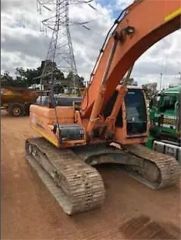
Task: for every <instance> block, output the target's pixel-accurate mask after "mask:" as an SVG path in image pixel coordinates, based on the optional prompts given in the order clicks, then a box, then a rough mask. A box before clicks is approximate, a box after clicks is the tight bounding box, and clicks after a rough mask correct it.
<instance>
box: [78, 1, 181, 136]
mask: <svg viewBox="0 0 181 240" xmlns="http://www.w3.org/2000/svg"><path fill="white" fill-rule="evenodd" d="M180 26H181V1H180V0H174V1H173V0H157V1H153V0H136V1H134V3H133V4H132V5H130V6H129V7H128V8H126V9H125V10H124V11H123V12H122V13H121V15H120V16H119V18H118V19H117V20H116V21H115V23H114V25H113V27H112V28H111V30H110V31H109V33H108V35H107V38H106V40H105V43H104V45H103V47H102V49H101V51H100V55H99V57H98V59H97V62H96V65H95V67H94V69H93V72H92V74H91V81H90V84H89V86H88V88H87V90H86V92H85V95H84V98H83V101H82V104H81V117H82V118H89V123H88V127H87V132H88V133H89V134H91V132H92V130H93V129H94V126H95V124H96V121H97V120H98V119H99V115H100V114H101V113H102V110H103V107H104V106H105V105H106V104H107V102H108V100H109V99H110V97H111V96H112V94H113V93H114V91H115V89H116V86H117V85H118V84H119V83H120V81H121V80H122V79H123V77H124V75H125V73H126V72H127V71H128V70H129V69H130V68H131V67H132V66H133V64H134V62H135V61H136V60H137V59H138V58H139V57H140V56H141V55H142V54H143V53H144V52H145V51H146V50H147V49H148V48H149V47H151V46H152V45H153V44H154V43H156V42H157V41H159V40H160V39H162V38H163V37H165V36H167V35H168V34H170V33H172V32H174V31H175V30H177V29H179V28H180ZM125 92H126V91H125Z"/></svg>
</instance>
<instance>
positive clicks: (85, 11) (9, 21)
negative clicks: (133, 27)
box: [1, 0, 181, 88]
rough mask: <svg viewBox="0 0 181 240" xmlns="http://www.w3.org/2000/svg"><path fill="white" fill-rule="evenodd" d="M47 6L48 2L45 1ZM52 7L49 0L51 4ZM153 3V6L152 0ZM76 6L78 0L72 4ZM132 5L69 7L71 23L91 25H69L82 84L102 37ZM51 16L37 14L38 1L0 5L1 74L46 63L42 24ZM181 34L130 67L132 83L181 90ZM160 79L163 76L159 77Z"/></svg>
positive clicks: (118, 1)
mask: <svg viewBox="0 0 181 240" xmlns="http://www.w3.org/2000/svg"><path fill="white" fill-rule="evenodd" d="M44 1H48V0H44ZM49 1H50V0H49ZM153 1H154V0H153ZM73 2H76V0H73ZM130 3H132V0H112V1H109V0H94V1H92V2H91V4H92V6H93V7H94V8H96V10H94V9H93V8H91V7H90V6H88V4H72V5H70V14H69V15H70V21H71V22H81V21H89V23H88V24H87V27H88V28H89V29H90V30H87V29H85V28H83V27H81V26H79V25H75V24H73V25H71V26H70V32H71V36H72V42H73V48H74V55H75V60H76V65H77V69H78V73H79V75H80V76H83V77H84V78H85V80H88V79H89V75H90V73H91V71H92V68H93V66H94V64H95V61H96V58H97V56H98V54H99V50H100V48H101V46H102V43H103V41H104V38H105V35H106V33H107V31H108V30H109V28H110V27H111V25H112V23H113V22H114V19H115V18H116V17H117V16H118V15H119V13H120V12H121V10H122V9H124V8H125V7H126V6H128V5H129V4H130ZM47 14H49V13H48V12H46V11H44V12H43V11H42V15H40V14H39V12H38V11H37V2H36V0H31V1H27V0H2V1H1V21H2V22H1V71H2V72H4V71H8V72H10V73H11V74H15V69H16V68H17V67H23V68H25V69H26V68H37V67H39V66H40V63H41V60H43V59H45V58H46V55H47V50H48V45H49V41H50V35H49V32H48V34H46V33H45V32H44V33H43V32H41V31H40V22H41V20H42V19H43V18H45V16H48V15H47ZM180 72H181V30H177V31H176V32H174V33H172V34H171V35H169V36H167V37H166V38H164V39H162V40H161V41H159V42H158V43H156V44H155V45H154V46H152V47H151V48H150V49H149V50H147V51H146V52H145V53H144V54H143V55H142V56H141V57H140V58H139V59H138V60H137V61H136V64H135V66H134V70H133V73H132V77H134V79H135V81H137V82H138V84H139V85H141V84H144V83H151V82H157V83H158V86H159V87H160V81H161V87H162V88H163V87H167V86H168V85H169V84H176V83H180V84H181V80H180V79H181V73H180ZM161 73H162V74H161Z"/></svg>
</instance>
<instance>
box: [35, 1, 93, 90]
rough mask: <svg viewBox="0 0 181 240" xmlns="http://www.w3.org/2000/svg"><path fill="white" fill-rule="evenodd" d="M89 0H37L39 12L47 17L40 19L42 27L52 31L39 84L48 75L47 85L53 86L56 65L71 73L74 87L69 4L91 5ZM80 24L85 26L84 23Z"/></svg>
mask: <svg viewBox="0 0 181 240" xmlns="http://www.w3.org/2000/svg"><path fill="white" fill-rule="evenodd" d="M91 1H92V0H90V1H81V0H37V7H38V8H37V9H38V11H39V12H40V13H42V12H43V11H44V12H46V14H47V18H45V19H43V21H42V24H43V27H44V29H46V30H47V29H49V30H51V32H52V35H51V41H50V44H49V48H48V53H47V56H46V61H45V63H44V67H43V71H42V75H41V81H40V82H41V84H42V83H43V79H44V78H45V77H47V76H48V78H49V85H50V86H51V87H52V88H53V85H54V82H55V76H54V70H55V66H56V67H57V68H58V69H60V70H61V71H62V72H63V73H64V74H68V73H70V72H72V73H73V76H74V79H73V84H74V87H75V85H76V83H75V75H76V74H77V67H76V62H75V57H74V51H73V46H72V40H71V34H70V28H69V26H70V22H69V6H70V4H78V3H88V5H89V6H91V5H90V2H91ZM80 24H81V23H79V25H80ZM82 26H83V27H85V25H84V23H83V25H82Z"/></svg>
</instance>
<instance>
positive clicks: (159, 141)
mask: <svg viewBox="0 0 181 240" xmlns="http://www.w3.org/2000/svg"><path fill="white" fill-rule="evenodd" d="M146 145H147V146H148V147H149V148H151V149H154V150H156V151H158V152H162V153H165V154H169V155H171V156H174V157H175V158H176V159H177V160H178V161H179V163H180V164H181V84H180V85H178V86H176V87H171V88H168V89H165V90H162V91H161V92H160V93H159V94H157V95H156V96H154V97H153V99H152V100H151V102H150V135H149V138H148V141H147V143H146Z"/></svg>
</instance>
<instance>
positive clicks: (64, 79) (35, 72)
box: [1, 61, 84, 88]
mask: <svg viewBox="0 0 181 240" xmlns="http://www.w3.org/2000/svg"><path fill="white" fill-rule="evenodd" d="M45 63H46V61H42V63H41V66H39V67H38V68H36V69H34V68H33V69H31V68H27V69H24V68H22V67H19V68H16V72H15V76H12V75H11V74H10V73H9V72H7V71H6V72H4V73H3V74H1V87H23V88H28V87H30V86H32V85H33V84H40V76H41V74H42V71H43V68H44V65H45ZM46 64H47V63H46ZM48 64H49V65H51V66H52V63H50V62H48ZM53 74H54V79H55V85H57V86H60V87H62V88H71V87H73V86H74V87H77V88H83V87H84V78H83V77H80V76H79V75H77V74H76V75H75V74H73V73H72V72H69V73H68V75H67V76H65V75H64V73H63V72H62V71H61V70H59V69H58V68H57V66H56V64H55V63H54V64H53ZM49 81H50V76H49V75H47V76H46V75H45V77H44V78H43V84H44V85H45V88H48V86H49V83H50V82H49Z"/></svg>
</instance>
